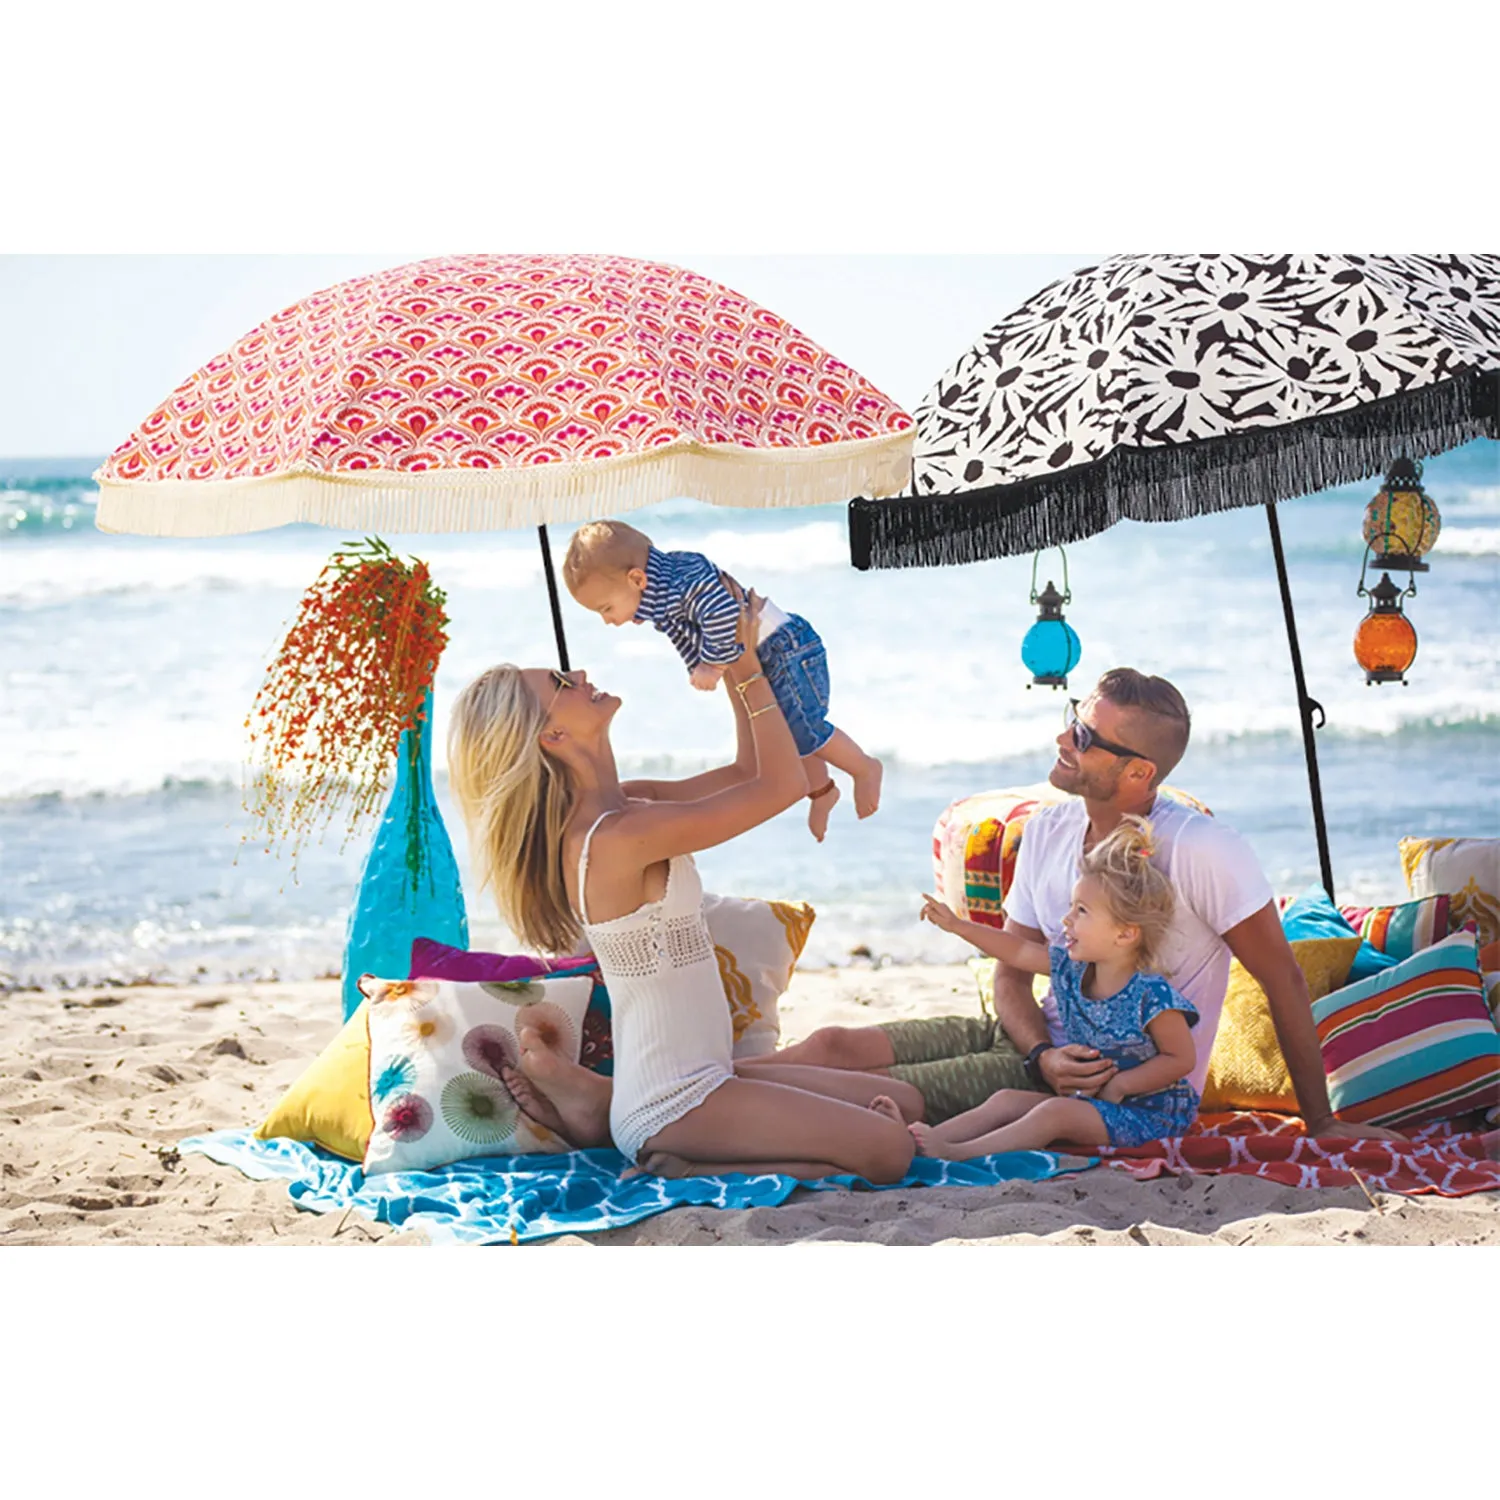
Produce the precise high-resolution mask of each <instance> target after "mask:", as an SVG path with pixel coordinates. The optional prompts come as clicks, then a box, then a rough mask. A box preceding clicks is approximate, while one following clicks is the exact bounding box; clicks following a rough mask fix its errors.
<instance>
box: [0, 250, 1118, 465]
mask: <svg viewBox="0 0 1500 1500" xmlns="http://www.w3.org/2000/svg"><path fill="white" fill-rule="evenodd" d="M611 248H613V247H611ZM443 250H444V247H442V246H427V247H423V246H420V245H418V246H413V248H412V249H411V251H410V252H396V253H386V254H381V255H5V256H0V340H3V345H4V347H5V349H6V358H5V359H4V361H0V459H3V458H53V457H58V458H62V457H90V458H93V457H103V456H104V455H105V454H107V453H109V452H110V451H111V450H112V449H114V448H115V447H117V446H118V445H119V444H120V443H122V442H123V441H124V440H125V439H126V438H127V437H129V435H130V434H131V432H132V431H134V429H135V427H136V426H137V424H138V423H140V422H141V421H142V420H143V419H144V418H145V417H147V416H149V415H150V413H151V412H152V411H154V410H155V408H156V407H157V406H158V405H159V404H160V403H161V401H162V400H163V398H164V397H166V396H167V395H168V394H169V393H170V392H171V391H172V390H174V389H175V388H176V387H177V386H178V385H179V384H180V383H181V382H182V381H183V380H185V379H186V378H187V377H188V376H189V375H191V374H192V373H193V372H194V371H195V370H197V369H198V368H199V367H200V366H201V365H203V364H205V363H207V361H208V360H210V359H212V358H213V357H214V356H215V355H216V354H219V353H221V352H222V351H223V350H225V349H227V348H228V347H229V346H230V345H231V344H232V343H234V342H235V340H236V339H238V338H240V337H241V336H242V335H244V334H246V333H248V332H249V331H250V330H251V329H252V328H254V327H255V326H256V325H257V324H258V323H260V322H262V321H263V320H264V319H266V318H268V317H270V316H271V315H272V314H273V313H276V312H279V311H280V310H281V309H282V308H283V307H286V306H287V305H289V304H290V303H292V302H296V301H297V300H299V299H300V298H302V297H305V296H307V295H308V294H309V293H311V292H315V291H318V290H320V289H321V288H323V287H327V286H331V285H332V284H334V283H335V282H339V281H345V280H348V279H349V278H350V277H354V276H362V275H366V274H368V273H369V272H372V271H379V270H383V269H385V268H386V267H388V266H395V265H401V264H403V263H404V262H406V261H411V260H420V259H421V258H422V257H424V256H426V255H434V254H440V253H443ZM620 253H622V254H629V255H638V256H642V257H648V258H656V259H661V260H666V261H670V262H672V263H674V264H677V265H683V266H687V267H689V268H691V269H692V270H695V271H698V272H701V273H702V274H703V275H705V276H710V277H712V278H713V279H714V280H716V281H721V282H723V283H725V284H726V285H728V286H730V287H732V288H734V290H736V291H738V292H741V293H743V294H744V295H745V296H747V297H750V298H751V299H752V300H753V301H756V302H758V303H760V304H761V305H762V306H764V307H767V308H769V309H770V310H771V311H772V312H775V313H777V314H779V315H780V316H781V317H783V318H786V319H787V320H789V321H790V322H791V323H793V324H795V325H796V326H797V327H798V328H800V329H801V330H802V331H803V332H804V333H805V334H807V335H808V337H809V338H812V339H814V340H815V341H816V342H818V343H820V344H822V345H823V346H824V348H826V349H828V350H829V351H830V352H831V353H833V354H835V355H837V356H838V357H839V358H840V359H842V360H843V361H844V362H845V363H846V364H850V365H853V366H854V368H855V369H857V370H858V371H859V372H860V373H861V374H862V375H864V376H865V377H866V378H867V379H868V380H870V381H872V382H873V383H874V384H875V385H876V386H878V387H879V388H880V389H881V390H883V391H884V392H885V393H886V394H887V395H889V396H892V397H893V398H894V399H895V400H896V401H898V402H899V403H900V404H901V405H902V406H904V407H906V408H907V410H910V409H911V408H912V407H913V406H915V405H916V403H917V402H918V401H919V400H920V399H921V398H922V396H923V395H925V394H926V392H927V391H928V389H929V388H930V387H931V386H932V385H933V384H934V383H935V382H936V380H937V379H938V377H939V376H940V375H941V374H942V373H943V372H944V370H946V369H947V368H948V366H949V365H951V364H952V363H953V362H954V361H955V360H956V359H957V358H958V357H959V356H960V355H961V354H962V353H963V352H964V351H965V350H966V349H967V348H968V347H969V345H970V344H972V343H973V342H974V341H975V340H976V339H977V338H978V337H979V335H980V334H982V333H983V332H984V331H985V329H987V328H988V327H990V325H991V324H993V323H995V322H997V321H998V320H999V319H1000V318H1002V317H1003V316H1004V315H1005V314H1006V313H1008V312H1010V311H1012V310H1013V309H1014V308H1016V307H1018V306H1019V305H1020V304H1021V303H1022V302H1024V301H1025V300H1026V299H1027V298H1028V297H1029V296H1031V295H1032V294H1033V293H1034V292H1038V291H1040V290H1041V289H1042V288H1043V287H1044V286H1047V285H1048V284H1049V283H1051V282H1053V281H1056V280H1057V279H1058V278H1059V277H1061V276H1066V275H1067V274H1068V273H1069V272H1071V271H1073V270H1075V269H1077V268H1078V267H1080V266H1086V265H1091V264H1093V263H1094V262H1096V261H1097V260H1099V259H1100V258H1101V256H1102V255H1103V254H1106V253H1108V252H1094V253H1080V254H1055V255H703V254H692V253H685V252H680V251H676V250H674V249H673V248H672V247H671V246H669V245H649V244H648V245H633V246H621V247H620Z"/></svg>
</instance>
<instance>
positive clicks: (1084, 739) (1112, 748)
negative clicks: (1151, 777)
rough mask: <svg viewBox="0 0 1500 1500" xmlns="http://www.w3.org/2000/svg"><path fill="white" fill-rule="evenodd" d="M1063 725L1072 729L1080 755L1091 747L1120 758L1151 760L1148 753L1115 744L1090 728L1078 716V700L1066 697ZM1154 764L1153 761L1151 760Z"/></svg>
mask: <svg viewBox="0 0 1500 1500" xmlns="http://www.w3.org/2000/svg"><path fill="white" fill-rule="evenodd" d="M1063 725H1064V727H1065V728H1067V729H1071V730H1072V731H1073V748H1074V749H1075V750H1077V751H1078V753H1079V754H1080V755H1083V754H1085V753H1086V752H1087V751H1089V750H1092V749H1095V748H1097V749H1100V750H1108V751H1109V753H1110V754H1111V755H1118V756H1119V757H1120V758H1121V759H1122V760H1151V757H1150V756H1149V755H1142V754H1141V752H1140V751H1139V750H1132V749H1131V748H1130V747H1129V746H1128V745H1117V744H1115V742H1114V741H1113V740H1107V739H1105V738H1104V736H1103V735H1102V734H1100V733H1099V731H1098V730H1097V729H1093V728H1091V727H1090V726H1089V725H1087V724H1085V723H1084V722H1083V720H1082V719H1080V718H1079V717H1078V700H1077V699H1076V698H1069V699H1068V706H1067V708H1066V709H1065V710H1064V712H1063ZM1152 764H1153V765H1154V764H1155V762H1154V761H1153V762H1152Z"/></svg>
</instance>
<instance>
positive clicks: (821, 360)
mask: <svg viewBox="0 0 1500 1500" xmlns="http://www.w3.org/2000/svg"><path fill="white" fill-rule="evenodd" d="M912 434H913V422H912V419H911V418H910V417H909V416H908V415H907V414H906V413H905V412H904V411H902V410H901V408H900V407H899V406H897V405H896V404H895V403H894V402H893V401H892V400H890V398H889V397H887V396H885V395H883V394H882V393H881V392H880V391H878V390H876V389H875V388H874V387H873V386H872V385H871V384H870V383H869V381H867V380H865V379H864V377H863V376H861V375H860V374H859V373H858V372H857V371H856V370H853V369H851V368H850V367H849V366H848V365H846V364H843V363H842V362H841V361H839V360H838V359H835V358H834V357H833V355H831V354H829V353H828V351H827V350H825V349H822V348H820V347H819V346H818V345H817V344H815V343H813V341H812V340H811V339H809V338H807V337H805V336H804V335H803V334H802V333H800V332H799V331H798V330H797V329H795V328H793V327H792V326H791V325H790V324H789V323H787V322H786V321H785V320H784V319H782V318H779V317H777V316H776V315H775V314H774V313H771V312H768V311H767V310H766V309H765V308H762V307H758V306H756V304H755V303H753V302H751V301H750V300H749V299H748V298H746V297H742V296H740V295H739V293H737V292H733V291H731V290H729V288H727V287H724V286H721V285H719V283H717V282H714V281H710V280H709V279H708V278H707V277H704V276H699V275H697V274H696V273H694V272H692V271H687V270H683V269H681V268H680V267H677V266H671V265H664V264H661V263H659V262H655V261H644V260H631V259H627V258H625V257H623V256H610V255H459V256H446V257H438V258H435V259H431V260H423V261H418V262H415V263H414V264H411V265H405V266H398V267H396V268H394V269H393V270H389V271H382V272H379V273H378V274H376V275H373V276H362V277H359V278H357V279H355V280H353V281H345V282H341V283H340V284H339V285H337V286H334V287H330V288H328V290H326V291H323V292H318V293H316V294H315V295H313V296H310V297H306V298H304V299H303V300H302V301H300V302H297V303H295V304H294V305H293V306H291V307H288V308H286V309H285V310H284V311H282V312H279V313H277V314H276V315H275V316H274V317H272V318H268V319H267V320H266V321H265V322H264V323H262V324H261V325H260V326H259V327H257V328H255V329H253V330H252V331H251V332H250V333H248V334H246V335H245V337H244V338H242V339H240V340H239V341H238V342H237V343H236V344H235V345H234V346H233V347H232V348H230V349H228V350H226V351H225V352H224V353H223V354H221V355H219V356H218V357H217V358H216V359H212V360H210V361H209V362H208V363H207V364H206V365H204V366H203V368H202V369H200V370H198V371H197V372H196V373H195V374H193V375H191V376H190V377H189V378H188V379H187V380H186V381H184V382H183V384H182V385H180V386H179V387H178V388H177V389H176V390H175V391H174V392H173V393H172V394H171V395H170V396H169V397H168V398H167V399H166V400H165V401H164V402H162V404H161V405H160V406H159V407H157V409H156V410H155V411H154V412H152V413H151V415H150V416H148V417H147V418H146V420H145V421H144V422H142V423H141V425H140V426H139V427H138V428H137V429H136V430H135V432H133V433H132V434H131V435H130V437H128V438H127V439H126V440H125V442H123V443H122V444H121V445H120V446H119V447H118V448H117V449H116V450H115V451H114V453H112V454H111V455H110V457H109V459H108V461H107V462H106V463H105V464H104V466H103V467H102V468H101V469H100V470H99V471H98V472H97V473H96V474H95V476H94V478H95V481H96V482H97V484H98V486H99V503H98V510H97V525H98V526H99V528H100V529H101V530H103V531H115V532H134V533H137V534H143V535H148V536H223V535H227V534H230V533H235V532H245V531H258V530H262V529H264V528H267V527H272V526H283V525H286V524H288V523H289V522H294V521H304V522H313V523H315V524H318V525H322V526H332V527H338V528H340V529H341V530H343V531H345V532H364V533H373V532H404V533H414V532H451V531H492V530H501V529H508V528H511V527H517V526H524V525H533V526H537V527H538V528H539V533H540V540H541V545H542V558H543V564H544V571H545V573H546V579H547V588H548V594H549V598H550V600H551V605H552V618H553V626H554V629H555V631H556V635H557V646H558V654H559V658H560V661H561V664H562V665H563V667H564V668H566V667H567V665H568V657H567V646H566V642H565V640H564V637H563V629H562V611H561V608H560V606H559V603H558V596H557V584H556V580H555V577H554V574H553V570H552V557H551V551H550V548H549V547H548V544H547V533H546V526H547V524H548V523H549V522H554V521H556V522H570V521H582V520H587V519H588V518H590V517H592V516H601V515H610V514H619V513H620V512H622V511H628V510H632V509H635V508H637V507H640V506H643V505H649V504H651V503H653V502H654V501H658V500H665V499H669V498H678V497H681V498H691V499H697V500H706V501H710V502H712V503H714V504H718V505H740V506H790V505H821V504H827V503H830V502H839V501H844V500H847V499H848V498H849V497H850V496H851V495H856V494H861V493H864V494H874V495H889V494H893V493H895V492H896V491H897V490H898V489H900V488H901V486H902V485H903V484H904V483H905V478H906V474H907V473H908V472H909V468H910V455H911V442H912Z"/></svg>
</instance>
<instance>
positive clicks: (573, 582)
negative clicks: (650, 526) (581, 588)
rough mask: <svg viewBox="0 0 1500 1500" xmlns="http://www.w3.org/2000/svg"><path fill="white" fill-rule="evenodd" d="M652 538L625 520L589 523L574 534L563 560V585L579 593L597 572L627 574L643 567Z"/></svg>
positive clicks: (570, 591)
mask: <svg viewBox="0 0 1500 1500" xmlns="http://www.w3.org/2000/svg"><path fill="white" fill-rule="evenodd" d="M650 551H651V538H650V537H648V536H647V535H646V533H645V532H644V531H637V530H636V529H635V527H634V526H627V525H626V524H625V523H624V522H623V521H590V522H589V523H588V525H587V526H580V527H579V528H578V530H577V531H575V532H574V533H573V540H572V541H570V542H569V543H568V551H567V555H566V556H565V557H564V558H563V565H562V572H563V582H564V583H565V584H566V585H567V586H568V592H569V593H570V594H571V593H576V592H577V589H578V585H579V584H581V583H582V582H583V581H584V579H586V578H592V577H593V576H594V574H596V573H628V572H629V571H630V570H631V569H632V568H644V567H645V566H646V557H647V554H648V553H649V552H650Z"/></svg>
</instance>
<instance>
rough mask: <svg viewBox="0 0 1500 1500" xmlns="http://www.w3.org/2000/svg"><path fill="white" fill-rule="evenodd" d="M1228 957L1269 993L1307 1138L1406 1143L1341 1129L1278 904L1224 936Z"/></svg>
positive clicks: (1363, 1129) (1361, 1129)
mask: <svg viewBox="0 0 1500 1500" xmlns="http://www.w3.org/2000/svg"><path fill="white" fill-rule="evenodd" d="M1224 941H1225V942H1226V943H1228V944H1229V951H1230V952H1231V953H1233V954H1234V956H1235V957H1236V958H1237V959H1239V961H1240V963H1241V964H1243V965H1244V967H1245V968H1246V970H1248V971H1249V973H1250V975H1251V977H1252V978H1254V979H1255V980H1256V981H1257V982H1258V983H1259V984H1260V987H1261V988H1262V989H1263V990H1264V991H1265V992H1266V1000H1267V1002H1268V1003H1269V1004H1270V1007H1271V1021H1272V1024H1273V1025H1274V1026H1275V1027H1276V1040H1277V1042H1278V1043H1279V1044H1280V1047H1281V1055H1282V1057H1283V1058H1285V1059H1286V1069H1287V1072H1288V1073H1289V1074H1291V1078H1292V1088H1293V1089H1294V1090H1295V1091H1296V1094H1297V1107H1298V1108H1299V1109H1300V1110H1301V1111H1302V1118H1303V1120H1304V1122H1305V1123H1306V1125H1307V1133H1308V1134H1309V1135H1323V1136H1349V1137H1362V1138H1365V1139H1378V1140H1389V1141H1399V1140H1404V1139H1405V1137H1404V1136H1402V1135H1401V1134H1400V1133H1399V1132H1398V1131H1394V1130H1383V1129H1381V1127H1380V1126H1378V1125H1359V1126H1351V1125H1342V1124H1340V1123H1339V1120H1338V1118H1337V1117H1336V1116H1335V1114H1334V1113H1333V1109H1332V1107H1331V1106H1330V1104H1329V1102H1328V1082H1327V1079H1326V1078H1325V1076H1324V1073H1323V1052H1322V1049H1321V1048H1320V1047H1319V1045H1318V1032H1317V1028H1316V1027H1315V1026H1314V1025H1313V1016H1312V1000H1311V998H1310V997H1309V995H1308V993H1307V980H1306V978H1305V977H1304V975H1303V973H1302V970H1301V969H1300V968H1299V967H1298V965H1297V960H1296V957H1295V956H1294V955H1293V953H1292V945H1291V944H1290V943H1289V942H1287V940H1286V933H1285V932H1284V931H1283V930H1282V926H1281V919H1280V917H1278V916H1277V914H1276V903H1275V902H1274V901H1268V902H1267V903H1266V904H1265V905H1264V906H1263V907H1261V909H1260V910H1259V911H1258V912H1256V913H1255V914H1254V915H1253V916H1249V917H1246V918H1245V920H1244V921H1243V922H1241V923H1240V924H1239V925H1238V926H1236V927H1231V928H1230V929H1229V931H1228V932H1226V933H1225V934H1224Z"/></svg>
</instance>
